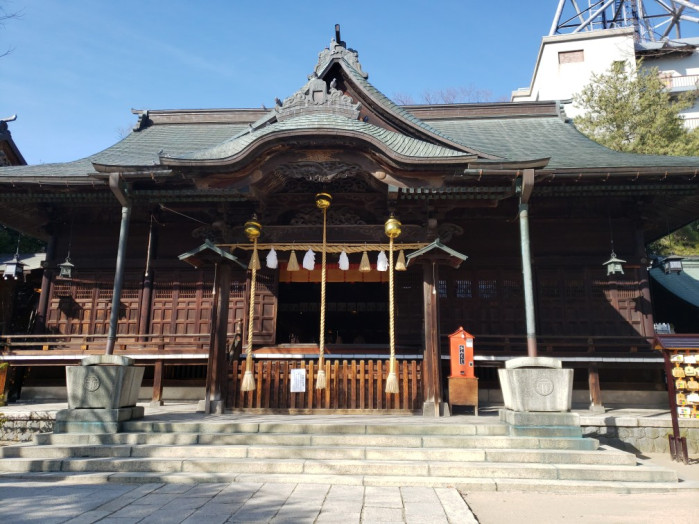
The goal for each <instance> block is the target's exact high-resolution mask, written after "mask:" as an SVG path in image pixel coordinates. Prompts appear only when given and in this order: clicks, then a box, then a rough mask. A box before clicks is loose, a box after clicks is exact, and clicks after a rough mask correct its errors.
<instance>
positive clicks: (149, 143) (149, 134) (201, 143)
mask: <svg viewBox="0 0 699 524" xmlns="http://www.w3.org/2000/svg"><path fill="white" fill-rule="evenodd" d="M245 128H247V125H246V124H196V125H187V124H159V125H154V126H150V127H147V128H145V129H143V130H142V131H138V132H134V133H131V134H130V135H129V136H127V137H126V138H124V140H122V141H121V142H118V143H116V144H114V145H113V146H112V147H110V148H108V149H105V150H104V151H102V152H101V153H97V154H96V155H93V156H92V157H90V159H91V160H92V161H93V162H95V163H96V164H106V165H123V166H129V165H130V166H136V165H141V166H143V165H146V166H147V165H157V164H160V155H163V156H177V155H182V154H185V153H189V152H190V151H198V150H200V149H207V148H210V147H212V146H214V145H216V144H220V143H221V142H224V141H226V140H228V139H230V138H231V137H232V136H234V135H235V134H236V133H238V132H240V131H241V130H243V129H245Z"/></svg>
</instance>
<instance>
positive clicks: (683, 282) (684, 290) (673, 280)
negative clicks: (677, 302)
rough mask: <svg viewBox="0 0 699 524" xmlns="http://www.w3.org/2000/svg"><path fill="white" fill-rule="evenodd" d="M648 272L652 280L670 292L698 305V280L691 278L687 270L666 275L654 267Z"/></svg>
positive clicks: (660, 269)
mask: <svg viewBox="0 0 699 524" xmlns="http://www.w3.org/2000/svg"><path fill="white" fill-rule="evenodd" d="M649 273H650V276H651V277H652V278H653V280H655V281H656V282H657V283H658V284H660V285H661V286H663V287H664V288H665V289H667V290H668V291H669V292H670V293H672V294H673V295H675V296H676V297H678V298H681V299H682V300H684V301H685V302H687V303H689V304H692V305H693V306H696V307H699V280H697V279H695V278H692V276H691V275H690V274H688V273H687V271H682V272H681V273H670V274H669V275H668V274H665V271H663V270H662V268H659V267H655V268H653V269H651V270H650V271H649Z"/></svg>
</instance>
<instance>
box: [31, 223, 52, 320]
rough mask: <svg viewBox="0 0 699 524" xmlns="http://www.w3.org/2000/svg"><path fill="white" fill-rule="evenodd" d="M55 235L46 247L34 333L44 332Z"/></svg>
mask: <svg viewBox="0 0 699 524" xmlns="http://www.w3.org/2000/svg"><path fill="white" fill-rule="evenodd" d="M55 257H56V235H51V238H50V239H49V241H48V244H47V245H46V262H45V264H46V267H45V268H44V273H43V275H42V276H41V294H40V295H39V303H38V305H37V308H36V322H35V323H34V329H33V331H34V332H35V333H45V332H46V314H47V313H48V310H49V295H50V294H51V282H52V281H53V277H54V269H53V265H54V264H55V262H56V260H55Z"/></svg>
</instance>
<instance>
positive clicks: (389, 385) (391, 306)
mask: <svg viewBox="0 0 699 524" xmlns="http://www.w3.org/2000/svg"><path fill="white" fill-rule="evenodd" d="M400 226H401V223H400V222H399V221H398V220H397V219H396V218H394V217H393V215H391V218H389V219H388V220H387V221H386V224H385V225H384V231H385V233H386V236H387V237H388V238H389V245H388V340H389V348H390V355H391V360H390V366H389V368H388V377H387V378H386V393H393V394H396V393H399V392H400V388H399V387H398V374H397V373H396V329H395V316H396V313H395V299H394V293H393V287H394V286H393V239H394V238H397V237H398V235H400V233H401V230H400Z"/></svg>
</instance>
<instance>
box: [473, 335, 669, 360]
mask: <svg viewBox="0 0 699 524" xmlns="http://www.w3.org/2000/svg"><path fill="white" fill-rule="evenodd" d="M536 340H537V349H538V353H539V355H540V356H555V357H558V358H564V357H591V356H609V357H628V358H633V357H635V356H636V357H643V356H648V355H655V352H653V349H652V341H653V339H652V338H651V337H642V336H640V335H639V336H590V337H588V336H553V335H539V336H537V337H536ZM474 353H475V354H476V355H493V356H508V357H509V356H513V357H515V356H524V355H526V354H527V337H526V336H524V335H480V336H476V338H475V340H474Z"/></svg>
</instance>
